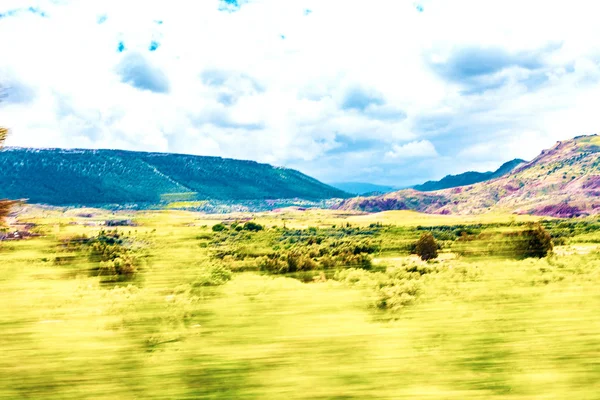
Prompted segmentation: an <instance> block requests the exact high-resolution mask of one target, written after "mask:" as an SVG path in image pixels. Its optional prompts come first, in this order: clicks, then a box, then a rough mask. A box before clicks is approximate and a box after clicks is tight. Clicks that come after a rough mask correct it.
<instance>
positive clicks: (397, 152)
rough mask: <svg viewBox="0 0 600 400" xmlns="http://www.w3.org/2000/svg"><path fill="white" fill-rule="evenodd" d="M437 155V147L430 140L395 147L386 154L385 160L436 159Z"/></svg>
mask: <svg viewBox="0 0 600 400" xmlns="http://www.w3.org/2000/svg"><path fill="white" fill-rule="evenodd" d="M437 155H438V153H437V151H436V150H435V147H434V146H433V144H432V143H431V142H430V141H429V140H419V141H414V142H410V143H406V144H403V145H397V144H395V145H393V146H392V150H390V151H388V152H387V153H385V158H386V160H390V161H391V160H398V159H407V158H425V157H436V156H437Z"/></svg>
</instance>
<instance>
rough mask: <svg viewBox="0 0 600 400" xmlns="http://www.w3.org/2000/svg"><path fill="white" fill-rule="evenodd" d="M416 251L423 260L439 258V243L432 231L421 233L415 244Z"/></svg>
mask: <svg viewBox="0 0 600 400" xmlns="http://www.w3.org/2000/svg"><path fill="white" fill-rule="evenodd" d="M415 252H416V253H417V255H418V256H419V257H421V260H423V261H427V260H431V259H434V258H437V256H438V252H437V243H436V242H435V239H434V238H433V235H432V234H431V232H425V233H423V234H422V235H421V237H420V238H419V240H418V241H417V243H416V245H415Z"/></svg>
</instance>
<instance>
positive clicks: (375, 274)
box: [0, 208, 600, 399]
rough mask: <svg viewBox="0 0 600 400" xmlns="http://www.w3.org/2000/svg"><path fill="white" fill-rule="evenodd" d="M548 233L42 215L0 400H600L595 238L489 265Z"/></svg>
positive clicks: (330, 220)
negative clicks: (421, 255) (415, 250)
mask: <svg viewBox="0 0 600 400" xmlns="http://www.w3.org/2000/svg"><path fill="white" fill-rule="evenodd" d="M114 219H131V220H133V221H134V222H135V224H136V226H123V227H118V228H117V229H118V232H119V235H118V237H117V236H114V235H113V236H111V235H106V234H105V235H104V236H103V235H99V233H100V231H101V230H102V229H107V228H105V227H103V226H99V225H98V224H99V223H102V222H103V221H105V220H114ZM248 220H251V221H252V222H254V223H256V224H260V225H261V227H262V228H263V229H261V230H257V231H253V230H248V229H244V226H245V225H244V224H245V223H246V222H247V221H248ZM538 220H539V218H537V217H531V216H507V215H500V214H496V215H486V216H481V217H477V216H469V217H468V219H465V218H464V217H460V218H458V217H452V216H431V215H423V214H417V213H413V212H404V211H399V212H386V213H380V214H370V215H361V214H353V213H348V214H343V213H340V212H333V211H317V210H311V211H304V212H303V211H297V210H284V211H282V212H278V213H261V214H254V215H253V214H230V215H225V216H215V215H204V214H197V213H192V212H183V211H172V210H169V211H162V212H161V211H157V212H145V213H143V212H139V213H126V212H123V213H119V214H112V213H110V212H106V211H98V210H68V211H62V210H43V209H38V208H30V209H28V210H26V211H25V212H23V213H22V214H20V215H19V217H18V221H19V222H29V223H34V224H36V227H35V228H33V229H34V230H35V231H37V232H39V233H41V234H42V235H41V236H40V237H35V238H31V239H28V240H22V241H10V242H2V243H0V265H1V273H0V304H2V307H1V308H0V326H1V327H2V328H1V329H2V331H1V332H2V335H0V350H1V352H0V398H2V399H20V398H29V399H117V398H118V399H136V398H146V399H155V398H156V399H198V398H201V399H282V398H286V399H401V398H406V399H465V398H469V399H490V398H499V399H600V386H599V382H600V313H599V310H600V292H599V290H598V288H599V287H600V221H598V219H586V220H548V219H546V220H544V221H542V224H543V226H544V227H545V228H546V230H547V231H548V232H549V233H550V234H551V235H552V236H553V238H554V242H555V247H554V251H553V253H552V254H551V255H549V256H548V257H546V258H542V259H538V258H526V259H519V258H516V257H514V256H513V255H512V254H510V252H507V251H505V250H503V251H496V250H497V249H499V248H501V246H499V244H498V243H497V242H496V239H497V238H498V237H501V235H503V234H505V233H507V232H513V231H519V230H522V229H524V227H526V226H527V223H528V222H533V221H538ZM221 223H223V225H222V226H223V227H224V228H223V230H218V229H217V227H215V229H216V230H217V231H214V230H213V226H215V225H217V224H221ZM236 226H239V228H236ZM246 228H247V227H246ZM111 229H113V228H111ZM219 229H220V228H219ZM424 231H431V232H432V233H433V234H434V237H436V239H437V242H438V244H439V245H440V247H441V248H440V257H439V258H438V259H437V260H435V261H433V262H429V263H426V262H423V261H421V260H420V259H418V258H417V257H416V256H415V255H413V254H411V245H412V244H413V243H414V242H415V241H416V240H417V239H418V237H419V236H420V235H421V233H422V232H424ZM81 235H85V236H86V238H87V239H81ZM499 235H500V236H499ZM461 237H463V239H464V238H467V239H468V240H467V239H464V240H463V239H460V238H461ZM78 238H79V239H78ZM115 238H117V239H118V241H117V244H114V245H111V246H113V247H110V246H109V247H108V248H110V249H112V250H111V251H113V250H114V251H117V253H116V254H118V256H119V261H115V259H112V261H106V260H105V261H101V260H102V257H108V258H110V257H112V256H111V255H107V254H108V253H107V252H106V248H107V247H94V246H98V243H101V244H102V243H104V244H105V243H108V242H106V241H107V240H108V241H109V243H112V242H110V240H114V239H115ZM461 240H463V241H461ZM99 248H100V250H98V249H99ZM465 248H472V249H476V250H477V251H473V252H470V253H468V252H467V253H468V254H467V253H465V251H464V250H465ZM111 254H112V253H111ZM127 260H130V261H127ZM129 262H130V263H131V265H130V264H128V263H129ZM124 264H126V265H128V266H130V267H131V268H132V269H133V270H134V273H131V274H125V273H121V274H119V273H117V272H115V271H118V270H119V268H121V267H123V265H124ZM291 266H293V268H292V267H291ZM123 268H124V267H123ZM123 270H125V269H123ZM107 271H109V272H107ZM110 271H112V272H110Z"/></svg>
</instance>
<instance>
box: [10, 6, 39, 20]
mask: <svg viewBox="0 0 600 400" xmlns="http://www.w3.org/2000/svg"><path fill="white" fill-rule="evenodd" d="M25 12H27V13H31V14H35V15H39V16H40V17H42V18H45V17H47V16H48V14H46V12H44V11H43V10H41V9H39V8H38V7H29V8H16V9H13V10H8V11H5V12H3V13H0V19H2V18H7V17H14V16H15V15H18V14H21V13H25Z"/></svg>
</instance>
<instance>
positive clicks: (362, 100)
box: [341, 87, 385, 111]
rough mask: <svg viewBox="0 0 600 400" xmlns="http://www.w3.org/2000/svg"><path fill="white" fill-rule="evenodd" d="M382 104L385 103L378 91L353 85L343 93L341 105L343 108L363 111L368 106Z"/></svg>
mask: <svg viewBox="0 0 600 400" xmlns="http://www.w3.org/2000/svg"><path fill="white" fill-rule="evenodd" d="M383 104H385V100H384V99H383V97H382V96H381V95H380V94H379V93H377V92H375V91H367V90H365V89H362V88H360V87H353V88H350V89H348V91H347V92H346V93H345V94H344V97H343V99H342V104H341V107H342V109H344V110H359V111H365V110H366V109H367V108H368V107H370V106H381V105H383Z"/></svg>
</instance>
